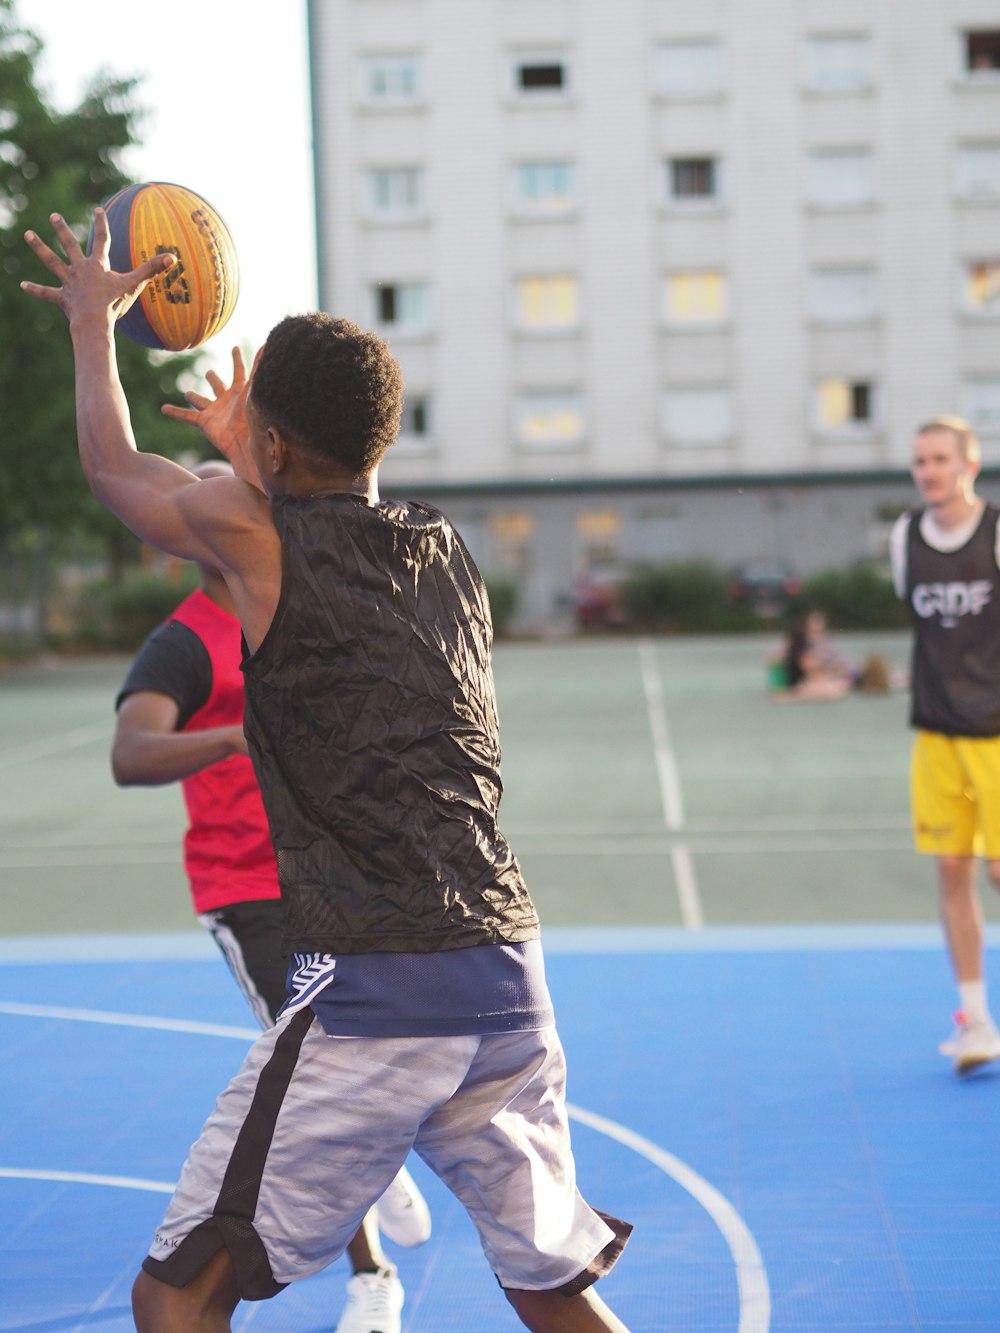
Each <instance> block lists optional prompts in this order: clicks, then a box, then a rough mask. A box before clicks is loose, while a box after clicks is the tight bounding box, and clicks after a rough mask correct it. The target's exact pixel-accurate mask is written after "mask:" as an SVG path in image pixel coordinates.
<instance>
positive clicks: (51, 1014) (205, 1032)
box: [0, 1001, 260, 1041]
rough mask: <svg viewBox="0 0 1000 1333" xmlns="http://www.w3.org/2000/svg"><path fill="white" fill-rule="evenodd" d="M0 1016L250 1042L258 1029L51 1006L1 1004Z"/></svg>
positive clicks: (148, 1015)
mask: <svg viewBox="0 0 1000 1333" xmlns="http://www.w3.org/2000/svg"><path fill="white" fill-rule="evenodd" d="M0 1014H20V1015H21V1016H22V1017H25V1018H61V1019H65V1020H66V1021H67V1022H70V1023H109V1024H111V1026H112V1027H119V1028H156V1029H157V1030H158V1031H160V1032H193V1033H195V1034H196V1035H197V1036H199V1037H236V1038H238V1039H239V1040H241V1041H253V1040H254V1039H255V1038H257V1037H259V1036H260V1028H237V1027H226V1026H224V1025H222V1024H219V1023H199V1022H197V1021H196V1020H194V1019H186V1018H157V1017H155V1016H154V1015H152V1014H112V1013H107V1012H105V1011H104V1010H102V1009H60V1008H59V1007H58V1006H57V1005H51V1004H13V1003H10V1004H8V1003H7V1002H6V1001H4V1002H0Z"/></svg>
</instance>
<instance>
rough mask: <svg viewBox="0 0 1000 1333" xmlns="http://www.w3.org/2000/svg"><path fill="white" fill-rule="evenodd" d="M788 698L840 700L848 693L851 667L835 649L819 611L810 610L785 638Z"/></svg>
mask: <svg viewBox="0 0 1000 1333" xmlns="http://www.w3.org/2000/svg"><path fill="white" fill-rule="evenodd" d="M783 661H784V666H785V681H784V686H785V688H784V689H783V690H782V691H780V692H779V694H778V696H777V697H782V698H787V699H842V698H843V697H844V695H845V694H847V692H848V691H849V690H850V688H851V684H852V682H853V679H854V668H853V667H852V665H851V663H850V662H848V661H847V660H846V659H845V658H842V657H841V656H840V655H839V653H838V652H837V650H836V648H835V647H834V644H833V642H832V641H831V639H830V635H829V631H828V629H827V621H826V616H825V615H824V614H823V612H822V611H809V612H808V613H807V614H806V615H805V616H804V617H803V618H802V620H801V621H800V622H799V623H798V624H797V625H796V626H795V628H794V629H793V630H792V632H791V633H790V634H789V636H788V640H787V646H786V649H785V653H784V658H783Z"/></svg>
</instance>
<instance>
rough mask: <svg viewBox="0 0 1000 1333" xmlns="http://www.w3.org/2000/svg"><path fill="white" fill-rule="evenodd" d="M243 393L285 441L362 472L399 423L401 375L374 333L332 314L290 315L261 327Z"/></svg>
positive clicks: (376, 459) (375, 460) (386, 445)
mask: <svg viewBox="0 0 1000 1333" xmlns="http://www.w3.org/2000/svg"><path fill="white" fill-rule="evenodd" d="M250 398H251V401H252V403H253V407H254V410H255V411H256V412H257V413H259V415H260V416H261V418H262V420H263V422H264V423H265V425H269V426H274V427H276V429H278V430H279V431H280V432H281V434H282V435H283V436H284V437H285V439H286V440H288V441H289V443H290V444H292V445H294V446H296V447H298V448H300V449H304V450H305V451H306V452H308V453H310V454H312V455H313V456H314V457H317V458H318V459H325V460H328V461H330V462H332V463H335V464H337V465H338V466H340V467H343V468H346V469H347V470H348V471H349V472H350V473H351V474H352V475H353V476H364V475H365V474H367V473H369V472H371V471H372V470H373V468H375V467H376V465H377V464H378V462H379V460H380V459H381V457H382V455H383V454H384V453H385V451H386V450H387V449H388V448H389V446H390V445H391V444H392V443H393V441H394V440H395V438H396V435H397V432H398V431H399V416H400V411H401V409H402V403H403V377H402V374H401V373H400V369H399V365H398V363H397V361H396V359H395V357H394V356H392V354H391V353H390V351H389V349H388V347H387V346H386V344H385V343H384V342H383V340H382V339H381V338H379V337H377V336H376V335H375V334H374V333H367V332H365V330H364V329H361V328H359V327H358V326H357V325H356V324H352V323H351V322H350V320H346V319H334V318H333V316H332V315H327V314H322V313H319V314H311V315H289V316H288V317H287V318H286V319H283V320H282V321H281V323H280V324H276V325H275V327H274V328H273V329H272V330H271V332H270V333H269V334H268V337H267V342H266V343H265V344H264V350H263V352H262V353H261V357H260V361H259V362H258V364H257V368H256V370H255V371H254V375H253V380H252V382H251V385H250Z"/></svg>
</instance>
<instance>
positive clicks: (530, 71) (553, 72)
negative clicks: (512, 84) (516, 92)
mask: <svg viewBox="0 0 1000 1333" xmlns="http://www.w3.org/2000/svg"><path fill="white" fill-rule="evenodd" d="M517 85H518V87H519V88H523V89H524V90H525V91H526V92H532V91H534V90H535V89H536V88H563V87H565V85H566V73H565V70H564V69H563V66H562V65H560V64H552V65H518V67H517Z"/></svg>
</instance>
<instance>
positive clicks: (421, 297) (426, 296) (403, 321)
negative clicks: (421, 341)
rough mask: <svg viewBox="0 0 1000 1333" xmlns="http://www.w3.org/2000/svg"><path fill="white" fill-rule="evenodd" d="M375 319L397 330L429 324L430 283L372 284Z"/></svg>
mask: <svg viewBox="0 0 1000 1333" xmlns="http://www.w3.org/2000/svg"><path fill="white" fill-rule="evenodd" d="M373 297H374V306H375V322H376V323H377V324H378V325H379V326H380V327H382V328H383V329H387V330H392V331H393V332H397V333H422V332H425V331H426V330H427V329H428V328H430V322H431V312H430V287H429V286H428V284H427V283H426V282H393V283H380V284H379V285H378V286H376V287H375V288H373Z"/></svg>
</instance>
